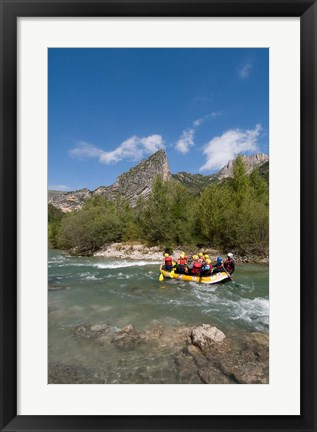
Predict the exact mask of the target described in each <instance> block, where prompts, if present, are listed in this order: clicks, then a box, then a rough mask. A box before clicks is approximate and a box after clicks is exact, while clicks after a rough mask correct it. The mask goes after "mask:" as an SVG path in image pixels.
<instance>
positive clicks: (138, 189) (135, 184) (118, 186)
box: [48, 150, 171, 212]
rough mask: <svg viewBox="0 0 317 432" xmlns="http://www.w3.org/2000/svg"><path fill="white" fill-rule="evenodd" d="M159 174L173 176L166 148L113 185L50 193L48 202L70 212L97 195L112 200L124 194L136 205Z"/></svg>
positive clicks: (120, 177) (148, 191)
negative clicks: (91, 189)
mask: <svg viewBox="0 0 317 432" xmlns="http://www.w3.org/2000/svg"><path fill="white" fill-rule="evenodd" d="M157 176H162V178H163V179H164V180H167V179H169V178H170V177H171V171H170V167H169V164H168V161H167V156H166V153H165V150H159V151H157V152H156V153H153V154H152V155H151V156H150V157H149V158H148V159H144V160H142V161H141V162H140V163H138V164H137V165H135V166H134V167H133V168H131V169H129V171H127V172H126V173H123V174H121V175H119V177H118V178H117V180H116V182H115V183H114V184H112V185H111V186H100V187H98V188H97V189H95V190H94V191H89V190H88V189H84V190H81V191H75V192H66V193H62V194H57V195H55V194H54V195H50V194H49V200H48V202H49V203H50V204H52V205H54V206H55V207H57V208H60V209H61V210H63V211H64V212H69V211H73V210H78V209H80V208H82V206H83V204H84V201H85V200H86V199H87V198H91V197H93V196H95V195H102V196H104V197H105V198H107V199H110V200H113V199H115V198H116V197H118V196H123V197H124V198H126V199H127V200H128V201H129V202H130V204H131V206H132V207H134V206H135V205H136V202H137V200H138V198H139V197H140V196H143V197H147V196H148V194H149V193H150V192H151V190H152V183H153V180H154V179H155V178H156V177H157Z"/></svg>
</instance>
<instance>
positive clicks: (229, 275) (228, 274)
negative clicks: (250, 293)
mask: <svg viewBox="0 0 317 432" xmlns="http://www.w3.org/2000/svg"><path fill="white" fill-rule="evenodd" d="M222 268H223V269H224V271H225V273H227V276H228V278H229V279H230V280H231V282H232V283H233V284H234V285H235V286H237V287H240V285H239V284H237V283H236V282H235V281H234V280H233V279H232V277H231V274H230V273H228V272H227V270H226V269H225V268H224V266H222Z"/></svg>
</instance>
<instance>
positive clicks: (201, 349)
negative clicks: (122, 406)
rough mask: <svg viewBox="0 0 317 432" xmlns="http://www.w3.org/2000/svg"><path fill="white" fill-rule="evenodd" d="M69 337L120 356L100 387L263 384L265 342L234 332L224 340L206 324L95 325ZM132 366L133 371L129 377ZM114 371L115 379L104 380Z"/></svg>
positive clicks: (266, 364) (266, 366) (76, 330)
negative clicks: (146, 327) (147, 327)
mask: <svg viewBox="0 0 317 432" xmlns="http://www.w3.org/2000/svg"><path fill="white" fill-rule="evenodd" d="M73 334H74V336H76V337H78V338H80V339H82V340H89V341H90V342H91V343H93V344H98V345H100V346H102V347H103V348H102V349H104V350H105V352H107V353H109V352H112V353H114V352H115V351H116V350H119V351H120V352H121V354H120V361H119V362H118V363H111V365H110V366H108V368H109V370H108V372H107V373H108V375H107V376H108V378H107V379H108V381H107V379H106V382H113V383H114V382H118V383H136V382H138V383H171V384H172V383H187V384H189V383H192V384H194V383H195V384H198V383H201V384H202V383H206V384H229V383H230V384H233V383H235V384H238V383H239V384H262V383H263V384H265V383H268V382H269V338H268V335H266V334H263V333H256V332H255V333H247V332H235V333H229V334H227V335H225V334H224V333H223V332H222V331H221V330H219V329H218V328H217V327H213V326H211V325H209V324H202V325H201V326H168V327H163V326H156V327H154V328H152V329H150V330H143V331H137V330H136V329H135V328H134V326H133V325H132V324H128V325H126V326H124V327H122V328H116V327H113V326H109V325H107V324H105V323H98V324H93V325H80V326H77V327H75V328H74V329H73ZM96 346H97V345H96ZM113 349H114V351H113ZM112 355H113V354H112ZM112 358H116V357H112ZM135 362H137V365H138V370H137V371H136V372H132V369H133V365H134V364H135ZM126 368H128V369H127V370H126ZM114 371H116V374H117V375H116V377H115V378H111V381H109V380H110V377H111V376H112V375H111V374H113V372H114ZM71 374H73V372H71Z"/></svg>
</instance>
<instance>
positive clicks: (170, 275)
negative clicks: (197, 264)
mask: <svg viewBox="0 0 317 432" xmlns="http://www.w3.org/2000/svg"><path fill="white" fill-rule="evenodd" d="M160 271H161V275H163V277H164V278H166V279H180V280H184V281H189V282H197V283H203V284H208V285H211V284H216V283H220V282H227V281H229V280H230V278H229V277H228V274H227V273H226V272H219V273H215V274H213V275H211V276H193V275H188V274H184V273H175V272H174V271H172V272H169V271H166V270H164V269H163V268H162V266H161V269H160Z"/></svg>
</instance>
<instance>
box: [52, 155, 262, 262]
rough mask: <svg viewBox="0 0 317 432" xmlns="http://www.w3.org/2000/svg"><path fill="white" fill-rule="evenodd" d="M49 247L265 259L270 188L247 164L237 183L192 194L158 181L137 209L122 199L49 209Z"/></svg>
mask: <svg viewBox="0 0 317 432" xmlns="http://www.w3.org/2000/svg"><path fill="white" fill-rule="evenodd" d="M48 239H49V246H50V247H54V248H59V249H64V250H68V251H70V252H72V253H75V254H78V255H91V254H93V253H94V252H96V251H97V250H98V249H100V248H101V247H102V246H103V245H105V244H110V243H113V242H141V243H144V244H148V245H160V246H162V247H163V248H171V249H173V248H174V247H176V246H196V247H197V246H199V247H203V246H204V247H214V248H219V249H222V250H224V251H225V250H232V251H235V253H239V254H254V255H265V254H267V253H268V247H269V185H268V181H267V180H266V179H265V178H263V176H261V175H260V173H259V171H258V170H254V171H253V172H252V173H251V174H250V175H248V174H247V172H246V166H245V164H244V162H243V159H242V158H241V157H240V156H238V157H237V158H236V159H235V161H234V163H233V177H232V178H230V179H226V180H225V181H223V182H222V183H217V184H212V185H210V186H208V187H206V188H205V189H204V190H203V191H202V192H201V193H200V194H198V195H194V194H192V193H191V192H190V191H189V190H188V189H187V188H186V187H185V186H183V185H181V184H180V183H179V182H177V181H176V180H173V179H171V180H165V181H163V180H162V179H161V178H160V177H157V178H156V179H155V181H154V184H153V188H152V191H151V193H150V195H149V196H148V197H147V199H146V200H144V199H142V198H140V199H139V200H138V202H137V205H136V206H135V207H134V208H132V207H131V206H130V205H129V203H128V202H127V201H126V200H124V199H123V198H119V199H117V200H116V201H109V200H106V199H105V198H103V197H102V196H95V197H93V198H92V199H89V200H87V201H86V202H85V204H84V206H83V208H82V209H81V210H78V211H74V212H71V213H66V214H65V213H63V212H62V211H60V210H59V209H57V208H55V207H54V206H52V205H51V204H49V207H48Z"/></svg>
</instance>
